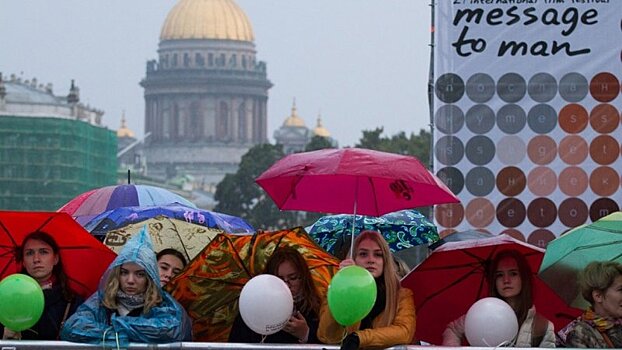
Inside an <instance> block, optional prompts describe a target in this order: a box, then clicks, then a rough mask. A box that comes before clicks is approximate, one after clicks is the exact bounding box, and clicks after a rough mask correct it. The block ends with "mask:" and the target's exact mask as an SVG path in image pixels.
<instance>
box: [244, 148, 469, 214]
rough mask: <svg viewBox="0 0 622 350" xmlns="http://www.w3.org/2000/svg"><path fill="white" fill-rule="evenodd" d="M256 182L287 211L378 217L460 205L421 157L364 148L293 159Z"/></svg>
mask: <svg viewBox="0 0 622 350" xmlns="http://www.w3.org/2000/svg"><path fill="white" fill-rule="evenodd" d="M255 181H256V182H257V183H258V184H259V185H260V186H261V187H262V188H263V189H264V190H265V191H266V192H267V193H268V194H269V195H270V197H272V199H273V200H274V202H275V203H276V205H277V206H278V207H279V208H280V209H284V210H306V211H313V212H322V213H338V214H362V215H372V216H380V215H382V214H386V213H390V212H393V211H397V210H401V209H412V208H417V207H422V206H427V205H433V204H441V203H455V202H459V200H458V198H457V197H456V196H455V195H454V194H453V193H451V191H450V190H449V189H448V188H447V186H445V184H443V182H442V181H441V180H440V179H439V178H437V177H436V176H434V175H433V174H432V173H431V172H430V171H429V170H428V169H426V168H425V166H424V165H423V164H422V163H421V162H420V161H419V160H418V159H417V158H415V157H412V156H405V155H399V154H393V153H387V152H379V151H372V150H368V149H362V148H343V149H323V150H319V151H312V152H302V153H294V154H290V155H288V156H285V157H284V158H282V159H280V160H279V161H277V162H276V163H274V164H273V165H272V166H271V167H270V168H269V169H268V170H266V171H265V172H264V173H263V174H261V175H260V176H259V177H258V178H257V179H256V180H255Z"/></svg>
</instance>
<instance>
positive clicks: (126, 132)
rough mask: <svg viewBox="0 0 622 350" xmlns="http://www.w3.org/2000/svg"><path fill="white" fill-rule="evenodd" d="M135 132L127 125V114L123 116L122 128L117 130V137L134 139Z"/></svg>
mask: <svg viewBox="0 0 622 350" xmlns="http://www.w3.org/2000/svg"><path fill="white" fill-rule="evenodd" d="M134 136H135V135H134V132H133V131H132V130H131V129H130V128H128V127H127V123H126V121H125V112H123V115H122V116H121V127H120V128H119V129H118V130H117V137H130V138H134Z"/></svg>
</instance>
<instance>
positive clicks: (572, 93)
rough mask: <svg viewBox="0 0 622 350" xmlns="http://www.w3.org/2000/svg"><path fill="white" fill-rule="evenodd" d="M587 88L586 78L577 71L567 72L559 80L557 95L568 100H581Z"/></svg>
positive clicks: (585, 94)
mask: <svg viewBox="0 0 622 350" xmlns="http://www.w3.org/2000/svg"><path fill="white" fill-rule="evenodd" d="M587 90H588V86H587V79H585V77H584V76H583V75H581V74H579V73H568V74H566V75H564V76H563V77H562V78H561V79H560V81H559V95H560V96H561V97H562V98H563V99H564V100H566V101H568V102H579V101H581V100H583V99H584V98H585V96H587Z"/></svg>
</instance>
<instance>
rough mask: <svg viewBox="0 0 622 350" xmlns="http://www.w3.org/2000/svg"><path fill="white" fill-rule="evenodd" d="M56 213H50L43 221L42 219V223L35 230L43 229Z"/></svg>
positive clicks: (55, 216)
mask: <svg viewBox="0 0 622 350" xmlns="http://www.w3.org/2000/svg"><path fill="white" fill-rule="evenodd" d="M57 217H58V215H50V216H49V217H48V218H47V219H45V221H43V223H42V224H41V226H39V228H37V229H36V230H35V231H41V230H43V228H44V227H45V225H47V224H49V223H50V221H52V220H54V219H55V218H57Z"/></svg>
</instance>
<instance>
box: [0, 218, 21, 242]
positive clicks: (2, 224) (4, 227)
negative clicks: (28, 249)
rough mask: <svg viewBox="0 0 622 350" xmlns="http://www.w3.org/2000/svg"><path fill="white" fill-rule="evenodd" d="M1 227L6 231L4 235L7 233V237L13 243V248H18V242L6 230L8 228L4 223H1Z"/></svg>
mask: <svg viewBox="0 0 622 350" xmlns="http://www.w3.org/2000/svg"><path fill="white" fill-rule="evenodd" d="M0 226H1V227H2V229H3V230H4V233H6V235H7V237H9V239H10V240H11V243H13V246H17V242H15V240H14V239H13V236H11V233H10V232H9V230H8V229H7V228H6V226H4V223H3V222H2V221H0Z"/></svg>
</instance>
